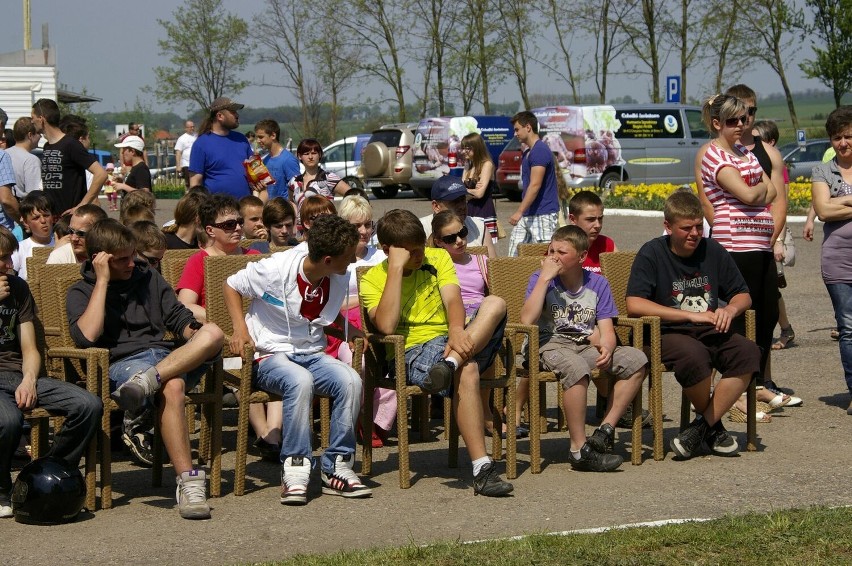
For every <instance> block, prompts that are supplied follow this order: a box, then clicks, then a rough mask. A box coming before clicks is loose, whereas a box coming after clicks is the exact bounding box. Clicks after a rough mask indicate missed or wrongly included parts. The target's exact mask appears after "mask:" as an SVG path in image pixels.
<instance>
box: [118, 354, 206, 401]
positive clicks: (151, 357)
mask: <svg viewBox="0 0 852 566" xmlns="http://www.w3.org/2000/svg"><path fill="white" fill-rule="evenodd" d="M171 353H172V352H171V350H167V349H165V348H149V349H147V350H142V351H141V352H137V353H135V354H132V355H130V356H127V357H125V358H121V359H120V360H118V361H117V362H112V363H111V364H110V365H109V386H110V390H113V391H114V390H115V388H116V387H118V386H119V385H121V384H122V383H124V382H125V381H127V380H128V379H130V378H131V377H133V376H134V375H135V374H137V373H139V372H140V371H145V370H146V369H148V368H150V367H154V366H156V365H157V364H158V363H160V362H161V361H163V360H164V359H166V357H167V356H168V355H169V354H171ZM211 363H212V362H204V363H203V364H201V365H200V366H198V367H197V368H195V369H194V370H192V371H191V372H189V373H187V374H186V375H185V376H183V381H184V384H185V391H192V390H193V389H195V386H196V385H198V384H199V383H200V382H201V378H202V376H203V375H204V372H206V371H207V369H208V368H209V367H210V364H211Z"/></svg>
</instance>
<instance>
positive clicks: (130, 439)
mask: <svg viewBox="0 0 852 566" xmlns="http://www.w3.org/2000/svg"><path fill="white" fill-rule="evenodd" d="M121 439H122V440H123V441H124V444H125V446H127V448H129V449H130V455H131V456H132V457H133V461H134V462H136V463H137V464H139V465H140V466H144V467H146V468H149V467H151V466H153V465H154V452H153V450H152V448H151V433H148V432H141V431H137V432H125V433H124V434H122V435H121Z"/></svg>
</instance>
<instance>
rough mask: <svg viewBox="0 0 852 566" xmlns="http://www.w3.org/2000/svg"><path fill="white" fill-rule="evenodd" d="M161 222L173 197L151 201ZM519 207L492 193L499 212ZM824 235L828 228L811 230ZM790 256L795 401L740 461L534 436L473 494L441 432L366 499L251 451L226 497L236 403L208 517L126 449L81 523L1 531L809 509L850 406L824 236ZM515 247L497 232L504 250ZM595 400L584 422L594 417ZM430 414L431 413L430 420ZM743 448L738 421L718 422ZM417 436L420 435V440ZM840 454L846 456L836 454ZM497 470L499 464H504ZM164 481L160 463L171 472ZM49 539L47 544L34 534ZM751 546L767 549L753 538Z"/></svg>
mask: <svg viewBox="0 0 852 566" xmlns="http://www.w3.org/2000/svg"><path fill="white" fill-rule="evenodd" d="M373 204H374V206H375V208H376V210H377V217H378V215H380V214H381V213H382V212H384V211H385V210H388V209H390V208H394V207H405V208H409V209H411V210H413V211H414V212H415V213H417V214H419V215H423V214H427V213H428V206H429V203H428V202H427V201H425V200H422V199H414V198H411V197H410V196H409V195H408V194H406V193H403V194H402V198H400V197H398V198H397V199H395V200H393V201H374V202H373ZM159 206H160V210H158V219H161V220H165V219H167V218H168V217H169V215H170V214H171V211H172V210H173V206H174V202H173V201H172V202H169V201H163V202H161V203H159ZM513 210H514V205H513V204H512V203H508V202H507V201H505V200H501V201H499V203H498V213H499V216H500V217H501V218H503V219H505V218H508V216H509V215H510V214H511V212H512V211H513ZM661 228H662V220H661V219H660V218H641V217H633V216H617V215H615V214H610V215H609V216H607V219H606V222H605V230H604V232H605V233H606V234H607V235H609V236H610V237H613V238H614V239H615V241H616V243H617V245H618V246H619V248H620V249H624V250H631V249H638V247H639V246H640V245H641V244H642V243H643V242H645V241H646V240H647V239H649V238H651V237H654V236H657V235H659V234H660V231H661ZM818 233H819V234H820V235H819V238H818V239H821V230H818ZM794 234H796V235H797V238H796V244H797V246H798V251H799V259H798V262H799V263H798V264H797V266H796V267H795V268H792V269H790V270H789V271H788V274H787V280H788V282H789V287H788V288H787V289H786V290H785V291H784V297H785V300H786V302H787V309H788V313H789V316H790V320H791V321H792V323H793V326H794V328H795V331H796V341H795V347H792V348H790V349H788V350H785V351H781V352H778V353H777V355H774V356H773V357H774V363H773V367H774V374H775V380H776V382H778V383H779V384H780V385H782V386H783V387H790V388H793V389H795V391H796V394H797V395H799V396H801V397H802V398H803V399H804V406H803V407H801V408H788V409H783V410H781V411H779V412H777V413H774V414H773V421H772V423H769V424H761V425H758V434H759V440H760V446H759V451H758V452H756V453H747V454H742V455H741V456H739V457H735V458H718V457H710V456H702V457H696V458H693V459H692V460H689V461H686V462H678V461H674V460H673V459H672V454H671V452H668V453H667V455H666V458H665V460H663V461H661V462H655V461H653V460H652V459H650V456H651V454H650V447H649V444H650V442H651V432H650V430H646V432H645V435H644V442H645V446H644V448H645V457H646V458H647V459H646V461H645V463H644V464H643V465H641V466H630V465H624V466H623V467H622V469H621V470H620V471H618V472H616V473H611V474H603V475H594V474H583V473H580V472H574V471H572V470H571V469H570V467H569V466H568V464H567V462H566V456H565V452H566V449H567V446H568V440H567V434H566V433H564V432H556V431H554V430H553V426H552V427H551V432H549V433H548V434H547V435H545V436H544V437H543V443H542V453H543V457H544V468H543V472H542V473H541V474H540V475H536V476H533V475H532V474H531V473H530V471H529V458H528V453H529V450H528V449H529V447H528V443H527V442H526V441H520V442H519V477H518V478H517V479H516V480H514V485H515V492H514V496H513V497H510V498H506V499H497V500H495V499H487V498H484V497H474V496H473V492H472V487H471V473H470V460H469V458H468V457H467V453H466V451H465V450H464V449H462V450H461V457H460V465H459V468H458V469H449V468H447V466H446V452H447V443H446V442H445V441H443V440H441V441H436V442H430V443H417V442H415V443H414V444H412V457H411V468H412V471H413V485H412V487H411V489H408V490H400V489H399V487H398V475H397V468H396V463H397V457H396V452H395V448H394V447H389V448H383V449H379V450H376V451H375V452H374V471H375V473H374V475H373V476H372V477H371V478H369V483H370V484H371V485H372V486H373V488H374V495H373V497H372V499H368V500H355V501H348V500H344V499H342V498H335V497H331V496H323V495H321V494H320V489H319V478H318V477H315V478H314V479H313V483H312V486H311V487H312V491H313V493H312V498H311V500H310V502H309V504H308V505H307V506H306V507H303V508H291V507H285V506H282V505H280V504H279V503H278V491H279V482H280V479H279V472H278V467H277V466H275V465H273V464H268V463H265V462H262V461H260V460H259V459H258V458H257V456H256V455H255V454H250V456H249V458H250V464H249V467H248V474H249V482H248V493H247V494H246V495H245V496H243V497H235V496H234V495H233V494H232V486H233V468H234V454H233V451H232V449H233V446H234V442H235V433H234V429H233V426H234V423H235V421H236V415H235V412H234V411H226V418H225V421H226V431H225V443H224V445H225V447H226V450H227V452H226V453H225V455H224V457H223V458H224V461H223V476H224V480H225V485H224V486H223V493H224V494H225V495H224V497H221V498H218V499H213V500H211V504H212V506H213V519H212V520H210V521H201V522H190V521H184V520H182V519H180V517H179V516H178V513H177V510H176V509H175V507H174V485H173V484H171V483H170V481H169V480H168V479H166V481H165V484H166V485H165V486H164V487H162V488H157V489H154V488H152V487H151V484H150V472H149V471H148V470H144V469H140V468H137V467H134V466H132V465H130V464H129V463H128V461H127V460H126V454H124V453H118V454H116V455H115V457H116V459H117V461H115V462H114V464H113V482H114V484H113V490H114V494H115V501H114V508H113V509H111V510H109V511H98V512H96V513H94V514H91V513H87V514H86V515H85V516H83V517H82V518H81V520H79V521H78V522H77V523H74V524H70V525H62V526H56V527H45V528H39V527H31V526H25V525H19V524H17V523H15V522H14V521H12V520H6V521H2V522H0V540H3V541H4V542H3V554H4V555H5V556H6V559H5V562H6V563H8V564H16V563H23V562H24V561H26V563H28V564H64V563H138V564H149V563H150V564H154V563H170V562H180V563H184V564H210V563H234V562H251V561H259V560H273V559H282V558H287V557H290V556H293V555H295V554H298V553H324V552H334V551H338V550H345V549H354V548H368V547H374V546H401V545H408V544H426V543H430V542H435V541H450V540H475V539H483V538H492V537H507V536H512V535H520V534H525V533H540V532H551V531H563V530H569V529H579V528H587V527H600V526H608V525H617V524H624V523H633V522H639V521H652V520H660V519H668V518H690V517H717V516H720V515H724V514H736V513H742V512H746V511H760V512H768V511H772V510H777V509H782V508H789V507H802V506H808V505H849V504H852V496H850V495H849V489H848V484H849V477H850V475H849V474H850V472H849V454H850V453H852V435H850V431H852V418H850V417H848V416H847V415H846V412H845V410H844V409H845V408H846V406H847V404H848V403H849V394H848V393H847V392H846V388H845V385H844V382H843V378H842V370H841V367H840V361H839V355H838V350H837V343H836V342H834V341H832V340H831V339H830V338H829V330H830V329H831V328H832V327H833V326H834V322H833V313H832V309H831V304H830V301H829V299H828V295H827V293H826V291H825V287H824V286H823V284H822V280H821V278H820V273H819V242H805V241H803V240H802V239H801V236H800V235H801V224H795V225H794ZM507 245H508V242H507V241H506V240H502V241H501V242H500V251H501V253H505V252H506V249H507ZM663 387H664V409H665V412H666V418H665V427H666V447H667V448H668V442H669V440H670V439H671V438H672V437H673V436H674V435H675V434H676V432H677V419H678V415H679V407H680V389H679V388H678V386H677V384H676V382H675V381H674V378H673V377H672V376H671V375H670V374H666V376H665V377H664V384H663ZM549 397H550V399H549V403H548V407H549V414H550V416H551V418H552V419H555V415H556V408H555V407H556V405H555V399H554V397H555V388H553V387H551V388H550V390H549ZM593 403H594V401H593V399H591V398H590V402H589V404H590V417H591V416H592V412H593ZM433 424H436V423H434V422H433ZM726 424H728V425H729V429H730V430H731V431H732V432H733V433H734V434H735V435H736V436H737V438H738V439H739V440H740V444H741V445H744V443H745V425H739V424H733V423H726ZM414 438H416V435H414ZM628 441H629V431H627V430H619V432H618V440H617V443H616V451H617V452H619V453H621V454H623V455H624V456H625V457H627V455H628V452H627V449H626V447H625V444H624V443H625V442H628ZM844 454H846V456H844ZM500 467H501V468H502V464H500ZM169 476H170V474H169V472H168V471H166V475H165V477H166V478H168V477H169ZM40 536H44V537H45V538H44V539H40V538H39V537H40ZM755 544H760V543H759V541H756V542H755Z"/></svg>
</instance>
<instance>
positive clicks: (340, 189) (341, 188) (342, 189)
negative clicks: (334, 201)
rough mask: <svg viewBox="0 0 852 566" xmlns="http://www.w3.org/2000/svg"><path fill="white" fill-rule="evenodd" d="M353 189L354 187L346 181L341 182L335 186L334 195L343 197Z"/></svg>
mask: <svg viewBox="0 0 852 566" xmlns="http://www.w3.org/2000/svg"><path fill="white" fill-rule="evenodd" d="M351 188H352V187H350V186H349V183H347V182H346V181H343V180H340V181H338V183H337V184H336V185H335V186H334V194H336V195H340V196H343V195H345V194H346V191H348V190H349V189H351Z"/></svg>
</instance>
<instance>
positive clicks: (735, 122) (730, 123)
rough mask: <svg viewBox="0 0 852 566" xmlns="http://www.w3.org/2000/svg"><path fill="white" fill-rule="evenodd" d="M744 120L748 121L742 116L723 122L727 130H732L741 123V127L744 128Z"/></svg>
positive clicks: (746, 117)
mask: <svg viewBox="0 0 852 566" xmlns="http://www.w3.org/2000/svg"><path fill="white" fill-rule="evenodd" d="M746 120H748V116H746V115H745V114H743V115H742V116H737V117H736V118H728V119H727V120H725V125H726V126H728V127H729V128H734V127H736V126H737V125H739V124H740V122H742V125H743V126H745V123H746Z"/></svg>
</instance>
